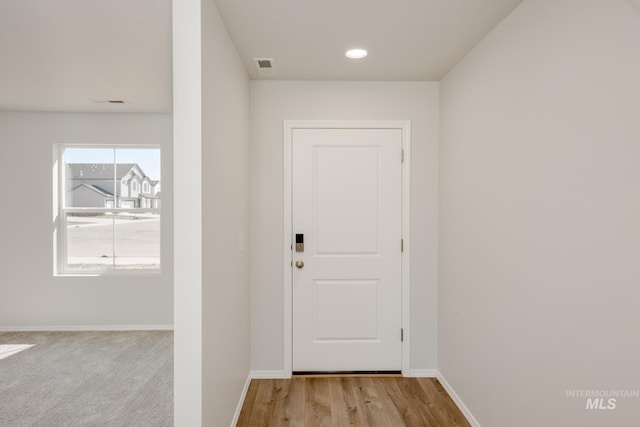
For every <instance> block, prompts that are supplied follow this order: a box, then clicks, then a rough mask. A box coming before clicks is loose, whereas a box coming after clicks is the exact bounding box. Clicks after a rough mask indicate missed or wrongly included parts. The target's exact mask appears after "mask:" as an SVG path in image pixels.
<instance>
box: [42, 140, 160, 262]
mask: <svg viewBox="0 0 640 427" xmlns="http://www.w3.org/2000/svg"><path fill="white" fill-rule="evenodd" d="M56 164H57V166H58V167H57V171H56V175H57V176H56V178H57V183H58V185H57V193H58V194H57V197H55V198H54V200H56V201H57V205H58V207H57V218H56V236H57V242H56V267H57V273H59V274H74V273H87V272H92V273H106V272H113V271H133V270H144V271H154V270H155V271H158V270H159V269H160V207H161V203H160V195H159V194H157V195H155V196H149V195H146V196H144V197H146V198H148V197H154V200H153V201H154V202H155V203H146V199H144V198H143V195H137V194H129V193H128V191H127V189H126V186H125V185H124V182H125V180H126V179H127V177H132V176H136V175H138V176H142V178H143V179H144V178H145V177H148V179H149V180H155V181H160V179H161V173H160V149H159V148H158V147H123V146H117V147H87V146H84V147H79V146H61V147H59V153H58V159H57V163H56ZM123 178H124V179H123ZM133 183H136V184H137V182H136V181H133ZM151 206H153V208H152V207H151Z"/></svg>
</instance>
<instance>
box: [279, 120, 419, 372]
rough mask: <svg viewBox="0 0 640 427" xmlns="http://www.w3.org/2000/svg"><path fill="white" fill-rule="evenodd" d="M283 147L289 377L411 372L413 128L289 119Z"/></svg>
mask: <svg viewBox="0 0 640 427" xmlns="http://www.w3.org/2000/svg"><path fill="white" fill-rule="evenodd" d="M284 151H285V246H286V248H285V278H286V279H285V373H287V371H288V373H289V374H290V373H293V372H295V373H308V372H345V371H347V372H354V371H356V372H363V371H364V372H393V371H395V372H397V371H401V370H403V367H406V368H408V366H409V364H408V356H409V355H408V349H409V342H408V335H409V334H408V325H409V316H408V311H409V304H408V302H409V298H408V295H409V276H408V271H409V270H408V266H409V264H408V263H409V248H410V242H409V238H408V237H409V216H408V212H409V203H408V202H409V197H408V195H409V192H408V191H409V179H408V178H409V174H408V172H409V161H408V160H409V156H408V154H409V123H408V122H342V121H341V122H299V121H295V122H294V121H288V122H285V150H284ZM287 359H288V360H287Z"/></svg>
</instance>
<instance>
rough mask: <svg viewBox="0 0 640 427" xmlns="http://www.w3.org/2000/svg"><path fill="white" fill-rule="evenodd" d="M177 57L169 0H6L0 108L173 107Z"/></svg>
mask: <svg viewBox="0 0 640 427" xmlns="http://www.w3.org/2000/svg"><path fill="white" fill-rule="evenodd" d="M176 1H180V0H176ZM171 58H172V57H171V0H0V111H34V110H35V111H79V112H98V111H100V112H104V111H107V112H171V111H172V94H171V90H172V89H171V88H172V86H171V85H172V83H171V71H172V64H171ZM107 100H124V101H126V103H125V104H108V103H106V102H105V101H107Z"/></svg>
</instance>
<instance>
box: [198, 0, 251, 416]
mask: <svg viewBox="0 0 640 427" xmlns="http://www.w3.org/2000/svg"><path fill="white" fill-rule="evenodd" d="M249 89H250V86H249V77H248V74H247V72H246V70H245V68H244V64H243V63H242V61H241V59H240V56H239V55H238V53H237V51H236V49H235V47H234V45H233V43H232V42H231V39H230V38H229V36H228V34H227V31H226V28H225V26H224V24H223V23H222V20H221V19H220V15H219V14H218V10H217V8H216V5H215V2H214V1H213V0H203V1H202V363H203V368H202V402H203V405H202V425H203V426H229V425H230V424H231V421H232V418H233V416H234V412H233V411H234V410H235V409H236V406H237V405H238V401H239V399H240V396H241V394H242V391H243V386H244V384H245V381H246V380H247V377H248V375H249V358H250V343H249V319H250V313H249V248H250V246H249V242H250V240H249V237H250V236H249V110H250V108H249V102H250V96H249Z"/></svg>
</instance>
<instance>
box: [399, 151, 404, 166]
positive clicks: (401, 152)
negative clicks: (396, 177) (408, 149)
mask: <svg viewBox="0 0 640 427" xmlns="http://www.w3.org/2000/svg"><path fill="white" fill-rule="evenodd" d="M400 163H404V148H401V149H400Z"/></svg>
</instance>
